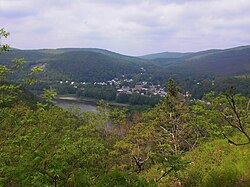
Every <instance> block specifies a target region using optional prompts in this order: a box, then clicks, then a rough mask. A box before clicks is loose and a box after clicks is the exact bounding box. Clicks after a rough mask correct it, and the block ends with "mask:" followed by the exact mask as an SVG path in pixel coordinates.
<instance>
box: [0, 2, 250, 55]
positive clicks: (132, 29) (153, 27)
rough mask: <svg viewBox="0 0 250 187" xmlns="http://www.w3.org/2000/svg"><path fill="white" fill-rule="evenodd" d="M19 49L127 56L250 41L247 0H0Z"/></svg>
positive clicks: (1, 21)
mask: <svg viewBox="0 0 250 187" xmlns="http://www.w3.org/2000/svg"><path fill="white" fill-rule="evenodd" d="M1 27H4V28H5V30H7V31H9V32H10V33H11V36H10V37H9V39H8V40H7V41H4V42H5V43H6V42H8V43H9V44H10V45H11V46H12V47H16V48H20V49H33V48H59V47H94V48H104V49H108V50H112V51H115V52H119V53H123V54H128V55H143V54H148V53H155V52H163V51H180V52H185V51H200V50H205V49H211V48H229V47H235V46H240V45H249V44H250V0H175V1H174V0H0V28H1Z"/></svg>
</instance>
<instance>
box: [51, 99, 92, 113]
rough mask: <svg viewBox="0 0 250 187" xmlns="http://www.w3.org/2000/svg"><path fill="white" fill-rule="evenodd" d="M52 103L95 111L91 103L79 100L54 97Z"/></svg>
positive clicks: (66, 107) (63, 106)
mask: <svg viewBox="0 0 250 187" xmlns="http://www.w3.org/2000/svg"><path fill="white" fill-rule="evenodd" d="M53 103H55V104H56V105H57V106H59V107H62V108H65V109H68V108H72V107H77V108H78V107H79V108H80V111H81V112H83V111H92V112H96V111H97V110H96V106H94V105H91V104H89V103H84V102H79V101H70V100H61V99H56V100H53Z"/></svg>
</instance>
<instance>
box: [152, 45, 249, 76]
mask: <svg viewBox="0 0 250 187" xmlns="http://www.w3.org/2000/svg"><path fill="white" fill-rule="evenodd" d="M155 57H157V58H156V59H152V61H154V62H155V64H157V65H161V66H164V67H166V68H167V70H168V71H170V72H172V73H173V74H176V75H180V76H196V77H200V76H231V75H237V74H242V73H249V72H250V46H242V47H236V48H230V49H224V50H218V49H213V50H207V51H200V52H196V53H189V54H186V55H184V56H181V55H180V56H179V57H177V56H176V57H175V58H169V57H167V58H159V57H160V56H158V55H157V54H156V55H155Z"/></svg>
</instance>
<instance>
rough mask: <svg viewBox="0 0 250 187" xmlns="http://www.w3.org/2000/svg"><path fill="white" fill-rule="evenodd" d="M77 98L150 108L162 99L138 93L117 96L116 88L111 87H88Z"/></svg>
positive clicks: (157, 96)
mask: <svg viewBox="0 0 250 187" xmlns="http://www.w3.org/2000/svg"><path fill="white" fill-rule="evenodd" d="M77 96H83V97H89V98H95V99H104V100H106V101H115V102H118V103H124V104H130V105H147V106H150V107H153V106H155V105H156V104H157V103H159V102H160V100H161V99H162V97H161V96H159V95H156V96H155V95H141V94H138V93H133V94H126V93H119V94H117V91H116V88H114V87H110V86H96V85H95V86H87V87H86V88H84V90H83V91H80V92H78V93H77Z"/></svg>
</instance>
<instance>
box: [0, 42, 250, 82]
mask: <svg viewBox="0 0 250 187" xmlns="http://www.w3.org/2000/svg"><path fill="white" fill-rule="evenodd" d="M14 58H24V59H25V60H26V61H27V66H28V67H27V69H29V68H30V67H34V66H37V65H39V66H43V67H45V68H44V69H45V70H46V73H47V74H46V78H47V79H49V80H58V79H71V80H76V81H106V80H109V79H112V78H115V77H121V76H123V75H127V76H130V75H131V76H132V75H137V74H141V73H142V74H144V77H146V78H149V77H151V78H152V79H151V80H157V81H159V80H160V81H161V80H166V79H167V77H169V76H172V77H174V78H175V79H184V78H185V79H186V78H194V79H197V78H213V77H221V76H234V75H242V74H248V73H250V46H242V47H237V48H231V49H225V50H217V49H212V50H207V51H200V52H196V53H177V52H174V53H171V52H165V53H159V54H151V55H146V56H143V57H141V58H139V57H132V56H126V55H122V54H118V53H115V52H111V51H108V50H104V49H97V48H59V49H39V50H19V49H13V50H12V51H11V52H8V53H4V54H2V55H1V56H0V62H1V64H6V63H7V64H8V63H10V62H11V60H13V59H14ZM146 78H143V80H145V79H146Z"/></svg>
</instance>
